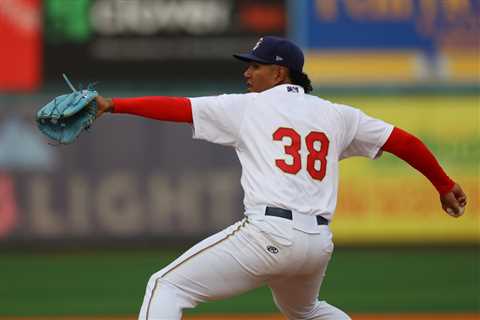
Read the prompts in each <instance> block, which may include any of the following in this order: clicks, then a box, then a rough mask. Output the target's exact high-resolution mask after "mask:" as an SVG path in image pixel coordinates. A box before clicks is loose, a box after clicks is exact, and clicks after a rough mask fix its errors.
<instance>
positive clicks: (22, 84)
mask: <svg viewBox="0 0 480 320" xmlns="http://www.w3.org/2000/svg"><path fill="white" fill-rule="evenodd" d="M0 48H1V49H0V92H1V91H30V90H34V89H36V88H38V86H39V85H40V81H41V71H42V68H41V63H42V54H41V52H42V51H41V50H42V16H41V1H40V0H2V1H0Z"/></svg>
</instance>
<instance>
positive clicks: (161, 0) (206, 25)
mask: <svg viewBox="0 0 480 320" xmlns="http://www.w3.org/2000/svg"><path fill="white" fill-rule="evenodd" d="M232 9H233V6H232V3H231V1H226V0H205V1H198V0H179V1H173V0H130V1H124V0H97V1H96V2H95V3H94V4H93V6H92V8H91V10H90V19H91V22H92V26H93V29H94V30H95V31H96V32H97V33H99V34H101V35H122V34H139V35H151V34H155V33H157V32H179V31H180V32H186V33H189V34H196V35H201V34H211V33H220V32H222V31H224V30H225V29H227V28H228V26H229V24H230V19H231V14H232Z"/></svg>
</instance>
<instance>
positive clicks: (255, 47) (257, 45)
mask: <svg viewBox="0 0 480 320" xmlns="http://www.w3.org/2000/svg"><path fill="white" fill-rule="evenodd" d="M262 42H263V38H260V39H259V40H258V41H257V43H256V44H255V46H254V47H253V49H252V51H255V50H257V48H258V47H259V46H260V45H261V44H262Z"/></svg>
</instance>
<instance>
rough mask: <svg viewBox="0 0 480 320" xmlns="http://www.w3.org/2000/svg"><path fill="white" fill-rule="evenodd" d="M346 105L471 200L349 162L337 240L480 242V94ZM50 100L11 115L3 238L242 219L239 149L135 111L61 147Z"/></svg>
mask: <svg viewBox="0 0 480 320" xmlns="http://www.w3.org/2000/svg"><path fill="white" fill-rule="evenodd" d="M111 94H112V95H128V93H125V92H123V93H121V92H117V93H113V92H112V93H111ZM335 100H337V101H339V102H342V103H347V104H351V105H355V106H358V107H361V108H362V109H364V110H365V111H366V112H367V113H370V114H371V115H373V116H377V117H380V118H382V119H385V120H387V121H390V122H392V123H395V124H396V125H398V126H400V127H403V128H405V129H406V130H408V131H410V132H412V133H414V134H416V135H418V136H419V137H420V138H421V139H423V140H424V141H425V142H426V143H427V144H428V145H429V146H430V147H431V148H432V150H433V151H434V152H435V154H437V156H438V157H439V159H440V162H441V163H442V165H443V166H444V167H445V168H446V170H447V171H448V173H449V174H450V175H451V176H452V178H454V179H456V180H458V181H459V182H460V183H461V185H462V186H463V187H464V189H465V191H466V192H467V194H468V196H469V204H468V207H467V210H466V214H465V216H464V217H462V218H460V219H452V218H450V217H448V216H447V215H446V214H444V213H443V212H442V210H441V208H440V204H439V201H438V195H437V194H436V191H435V189H434V188H433V187H432V186H431V185H430V183H429V182H428V181H427V180H426V179H425V178H424V177H422V176H421V175H420V174H419V173H417V172H416V171H415V170H412V169H411V168H409V167H408V166H407V165H406V164H404V163H403V162H402V161H400V160H397V159H395V158H393V157H392V156H390V155H388V154H387V155H384V156H383V157H382V158H381V159H379V160H375V161H369V160H366V159H349V160H345V161H342V162H341V187H340V195H339V206H338V209H337V213H336V216H335V218H334V222H333V224H332V228H333V230H334V234H335V240H336V242H337V244H349V245H355V244H369V245H381V244H392V243H394V244H411V243H414V244H415V243H416V244H422V243H423V244H425V243H426V244H432V243H437V244H473V243H477V244H478V243H479V242H480V231H479V221H480V220H479V218H480V216H479V203H478V199H479V198H480V197H479V163H478V159H479V158H480V155H479V150H480V148H479V139H478V135H479V104H478V96H469V97H462V96H456V97H454V96H451V97H448V96H436V97H435V96H433V97H425V96H423V97H422V96H416V97H414V96H411V97H408V96H403V97H401V96H384V97H340V98H336V99H335ZM46 101H48V97H47V96H36V97H31V99H30V100H29V99H21V100H19V101H17V103H19V104H18V105H16V108H13V109H8V110H10V111H8V110H2V111H1V112H0V168H2V170H1V174H0V191H1V192H0V243H2V244H8V243H10V244H15V243H33V242H35V241H38V240H74V241H77V240H78V241H89V242H92V241H93V242H94V241H98V240H102V241H103V240H126V241H127V242H129V241H131V240H155V239H162V238H167V237H168V238H170V239H174V240H175V239H177V240H182V239H187V238H188V239H198V238H201V237H203V236H205V235H206V234H210V233H212V232H215V231H217V230H220V229H222V228H223V227H225V226H227V225H229V224H230V223H232V222H234V221H236V220H238V219H240V218H241V217H242V196H243V193H242V191H241V189H240V184H239V177H240V166H239V164H238V160H237V159H236V156H235V153H234V152H233V150H231V149H229V148H225V147H220V146H216V145H213V144H209V143H205V142H201V141H194V140H192V139H191V134H192V132H191V129H190V128H189V127H188V126H183V125H175V124H165V123H160V122H155V121H153V120H145V119H140V118H135V117H128V116H115V117H110V116H106V117H105V118H102V119H100V120H99V121H98V122H97V123H96V124H95V125H94V127H93V128H92V132H90V133H85V134H83V135H82V136H81V137H80V139H79V140H78V141H77V142H76V143H74V144H73V145H69V146H61V147H54V146H51V145H48V144H47V141H46V140H45V139H44V137H43V136H41V135H40V133H39V132H38V130H37V129H36V127H35V125H34V122H33V121H32V119H33V112H34V109H35V108H34V107H35V106H36V105H37V104H40V105H41V104H42V103H44V102H46ZM20 110H22V112H19V111H20ZM56 243H58V244H61V243H62V242H61V241H57V242H56ZM121 243H123V242H121V241H119V242H118V244H121Z"/></svg>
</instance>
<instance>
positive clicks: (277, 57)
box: [275, 56, 283, 61]
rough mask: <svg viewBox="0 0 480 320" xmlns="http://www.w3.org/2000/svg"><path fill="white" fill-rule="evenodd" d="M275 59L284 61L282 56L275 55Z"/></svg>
mask: <svg viewBox="0 0 480 320" xmlns="http://www.w3.org/2000/svg"><path fill="white" fill-rule="evenodd" d="M275 61H283V58H282V57H280V56H275Z"/></svg>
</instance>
